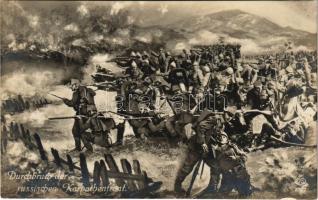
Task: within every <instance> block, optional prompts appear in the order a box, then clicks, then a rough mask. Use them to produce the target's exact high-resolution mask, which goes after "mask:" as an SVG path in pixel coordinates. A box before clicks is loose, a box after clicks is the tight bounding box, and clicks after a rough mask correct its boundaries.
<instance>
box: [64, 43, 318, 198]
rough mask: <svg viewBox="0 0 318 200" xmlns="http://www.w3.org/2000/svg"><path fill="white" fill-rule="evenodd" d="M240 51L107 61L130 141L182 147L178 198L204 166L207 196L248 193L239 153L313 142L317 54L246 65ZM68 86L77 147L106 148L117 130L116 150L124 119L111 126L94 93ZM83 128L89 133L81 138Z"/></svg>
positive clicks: (226, 48) (220, 48)
mask: <svg viewBox="0 0 318 200" xmlns="http://www.w3.org/2000/svg"><path fill="white" fill-rule="evenodd" d="M239 49H240V46H238V45H225V44H218V45H214V46H207V47H200V48H199V49H198V48H197V49H192V50H190V52H188V51H186V50H183V52H182V54H180V55H177V56H172V55H171V53H170V52H165V51H164V50H163V49H160V50H159V53H156V52H153V51H151V53H150V54H148V52H146V51H144V52H143V53H142V54H141V53H139V52H131V54H130V56H128V57H125V58H120V59H119V58H118V59H113V60H112V61H111V62H116V63H117V64H118V65H119V66H120V67H122V68H123V69H124V75H123V76H122V77H121V78H120V77H119V78H118V79H117V80H115V81H116V83H117V87H116V89H115V90H116V91H117V92H118V95H117V97H116V100H117V114H118V115H120V116H122V117H124V119H126V120H128V122H129V124H130V125H131V127H132V129H133V131H134V134H135V136H136V137H137V138H140V139H146V138H148V137H157V136H163V137H168V138H170V139H171V140H172V141H176V142H178V141H182V142H185V143H187V144H188V154H187V157H186V159H185V160H184V162H183V165H182V167H181V168H180V170H179V171H178V174H177V177H176V181H175V188H174V189H175V191H176V192H178V193H184V192H185V191H184V190H183V189H182V182H183V181H184V179H185V178H186V176H187V175H189V174H190V173H191V171H192V169H193V168H194V166H195V165H196V163H198V162H201V161H203V162H204V163H206V164H207V165H208V166H209V167H210V169H211V173H210V174H211V178H210V183H209V187H208V189H209V190H211V191H218V192H229V191H231V190H232V189H236V190H237V191H238V192H239V193H240V194H241V195H243V196H247V195H250V194H251V192H252V186H251V184H250V177H249V175H248V173H247V170H246V168H245V159H246V156H245V152H248V151H251V150H253V149H264V148H266V147H269V146H272V147H273V146H274V147H275V145H276V146H277V142H278V143H279V145H284V144H285V145H287V144H299V145H302V144H304V143H306V144H310V145H311V144H313V143H315V141H313V139H312V138H315V136H313V135H314V134H315V129H314V127H315V123H313V122H314V121H315V120H316V115H317V113H316V108H315V105H316V103H317V97H316V94H317V89H316V69H317V66H316V63H317V62H316V61H317V55H316V54H315V53H314V52H297V53H294V52H288V53H287V52H285V53H284V54H276V55H262V56H254V57H250V58H249V59H248V60H247V59H242V58H241V55H240V51H239ZM98 72H102V69H101V68H100V67H98ZM105 73H107V72H105ZM71 86H72V89H73V91H74V93H73V97H72V99H71V100H68V99H63V101H64V103H65V104H66V105H68V106H71V107H73V108H74V109H75V111H76V115H78V116H82V117H80V118H76V119H75V123H74V127H73V136H74V140H75V149H76V150H78V151H80V150H82V149H81V145H80V141H81V140H82V141H83V143H84V146H85V147H86V148H87V149H88V150H89V151H92V150H93V149H92V145H91V143H94V144H99V145H102V146H105V147H107V146H109V145H111V142H109V138H108V133H109V131H110V130H111V129H117V132H118V135H117V142H116V144H119V145H121V144H122V143H123V138H124V132H125V121H124V122H121V123H117V124H116V123H115V121H114V120H113V119H112V118H109V117H108V118H107V117H104V115H103V113H101V112H97V110H96V106H95V102H94V96H95V92H94V91H93V90H92V89H90V88H87V87H86V86H81V85H80V83H79V81H77V80H72V82H71ZM300 102H302V103H300ZM305 112H306V113H310V114H304V113H305ZM88 128H90V129H91V130H92V133H91V134H87V133H85V130H87V129H88ZM273 138H274V141H273ZM275 142H276V143H275ZM304 145H305V144H304ZM220 177H222V178H220ZM220 181H221V186H220V187H217V186H218V184H219V182H220Z"/></svg>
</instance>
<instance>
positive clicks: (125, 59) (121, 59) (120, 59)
mask: <svg viewBox="0 0 318 200" xmlns="http://www.w3.org/2000/svg"><path fill="white" fill-rule="evenodd" d="M129 59H130V58H129V57H115V58H113V59H110V60H106V62H120V61H128V60H129Z"/></svg>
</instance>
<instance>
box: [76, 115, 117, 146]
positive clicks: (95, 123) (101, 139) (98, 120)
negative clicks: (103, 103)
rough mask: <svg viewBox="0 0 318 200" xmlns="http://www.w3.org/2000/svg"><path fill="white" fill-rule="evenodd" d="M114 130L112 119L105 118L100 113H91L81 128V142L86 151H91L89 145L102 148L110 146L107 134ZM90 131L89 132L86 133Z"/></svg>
mask: <svg viewBox="0 0 318 200" xmlns="http://www.w3.org/2000/svg"><path fill="white" fill-rule="evenodd" d="M113 128H115V121H114V120H113V119H112V118H106V117H105V116H104V115H102V114H100V113H95V112H94V113H92V114H91V115H90V117H89V118H88V120H87V121H86V122H85V123H84V124H83V127H82V141H83V144H84V146H85V147H86V148H87V150H88V151H93V147H92V145H91V143H93V144H97V145H99V146H102V147H108V146H110V145H111V141H110V138H109V137H108V133H109V131H110V130H111V129H113ZM87 129H90V132H89V131H86V130H87Z"/></svg>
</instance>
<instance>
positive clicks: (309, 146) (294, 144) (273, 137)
mask: <svg viewBox="0 0 318 200" xmlns="http://www.w3.org/2000/svg"><path fill="white" fill-rule="evenodd" d="M270 139H272V140H274V141H276V142H280V143H282V144H286V145H291V146H298V147H308V148H316V147H317V145H307V144H297V143H293V142H286V141H284V140H281V139H279V138H277V137H275V136H273V135H271V136H270Z"/></svg>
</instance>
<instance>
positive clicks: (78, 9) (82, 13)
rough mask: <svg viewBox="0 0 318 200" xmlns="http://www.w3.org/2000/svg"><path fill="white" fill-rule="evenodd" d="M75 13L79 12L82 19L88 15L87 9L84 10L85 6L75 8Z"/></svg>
mask: <svg viewBox="0 0 318 200" xmlns="http://www.w3.org/2000/svg"><path fill="white" fill-rule="evenodd" d="M77 12H79V13H80V15H81V16H82V17H84V16H88V15H89V11H88V9H87V8H86V6H85V5H80V6H79V7H78V8H77Z"/></svg>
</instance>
